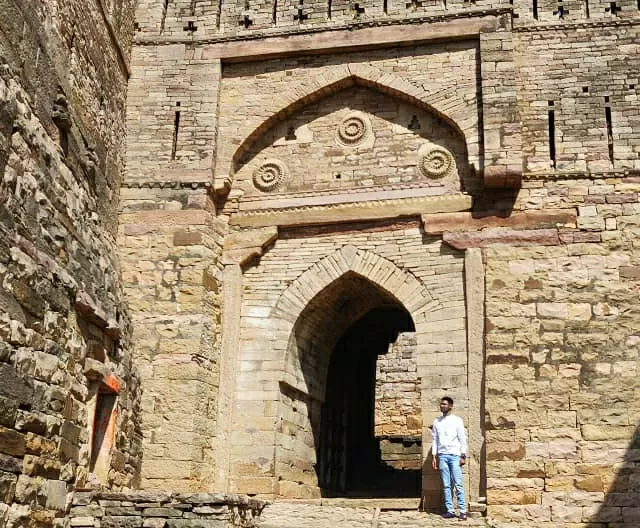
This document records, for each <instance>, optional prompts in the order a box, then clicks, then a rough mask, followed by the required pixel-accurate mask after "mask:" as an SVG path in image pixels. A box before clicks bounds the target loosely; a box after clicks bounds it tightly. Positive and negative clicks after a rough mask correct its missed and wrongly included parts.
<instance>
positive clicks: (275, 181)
mask: <svg viewBox="0 0 640 528" xmlns="http://www.w3.org/2000/svg"><path fill="white" fill-rule="evenodd" d="M286 177H287V168H286V166H285V164H284V163H282V162H281V161H280V160H277V159H268V160H265V161H263V162H262V163H261V164H260V166H259V167H258V168H257V169H256V170H254V171H253V184H254V185H255V186H256V188H258V189H260V190H261V191H263V192H270V191H275V190H276V189H277V188H278V187H280V185H281V184H282V183H283V182H284V180H285V179H286Z"/></svg>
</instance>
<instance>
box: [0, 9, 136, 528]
mask: <svg viewBox="0 0 640 528" xmlns="http://www.w3.org/2000/svg"><path fill="white" fill-rule="evenodd" d="M110 8H112V9H110V10H109V9H107V10H105V9H106V6H103V5H102V3H94V2H89V3H86V2H82V3H80V2H64V3H62V4H60V5H57V4H56V5H54V4H51V3H47V5H44V4H41V3H38V2H26V3H19V4H17V3H14V2H4V1H3V2H0V13H1V14H0V35H2V36H1V37H0V525H2V526H50V525H53V524H54V523H56V522H60V520H61V518H62V517H64V515H65V513H66V511H67V505H68V493H69V492H71V491H72V490H74V489H78V488H86V487H99V486H107V487H113V488H116V489H120V488H127V487H131V486H134V485H135V484H136V482H137V475H138V470H139V463H140V457H141V451H140V447H141V440H142V435H141V429H140V422H139V420H138V411H139V396H138V391H139V384H138V378H137V375H136V373H135V371H134V370H133V368H132V364H131V355H130V350H131V349H130V318H129V315H128V312H127V307H126V305H125V303H124V302H123V295H122V288H121V286H120V277H119V264H118V257H117V250H116V244H115V236H114V235H115V225H116V223H117V217H116V214H115V213H116V210H117V201H118V199H117V197H118V193H119V187H120V183H121V179H122V168H123V155H124V152H123V147H124V143H123V138H124V113H125V107H124V100H125V89H126V83H127V75H128V70H127V62H128V58H127V54H126V53H125V50H127V51H128V49H129V47H130V42H131V37H132V32H131V29H132V28H131V14H132V8H133V2H123V1H120V2H114V3H113V4H112V5H110Z"/></svg>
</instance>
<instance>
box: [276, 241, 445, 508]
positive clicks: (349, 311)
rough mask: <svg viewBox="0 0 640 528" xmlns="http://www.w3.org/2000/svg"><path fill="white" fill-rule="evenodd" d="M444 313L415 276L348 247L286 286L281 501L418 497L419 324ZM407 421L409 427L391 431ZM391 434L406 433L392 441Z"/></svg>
mask: <svg viewBox="0 0 640 528" xmlns="http://www.w3.org/2000/svg"><path fill="white" fill-rule="evenodd" d="M441 309H442V305H441V303H440V302H439V301H437V300H434V299H433V297H432V295H431V294H430V293H429V291H428V289H427V288H426V287H424V285H422V284H421V283H420V282H419V281H418V280H417V279H416V278H415V277H414V276H413V275H412V274H411V273H408V272H406V271H404V270H402V269H400V268H399V267H398V266H397V265H395V264H394V263H393V262H391V261H390V260H388V259H385V258H383V257H381V256H379V255H377V254H375V253H373V252H371V251H366V250H358V249H357V248H356V247H354V246H353V245H350V244H347V245H345V246H343V247H342V248H341V249H340V250H338V251H336V252H334V253H333V254H332V255H329V256H327V257H325V258H324V259H322V260H321V261H319V262H318V263H316V264H315V265H313V266H311V268H309V269H308V270H307V271H305V273H303V274H302V275H301V276H300V277H299V278H298V279H296V281H294V282H293V283H292V284H291V285H290V286H289V287H288V288H287V290H286V291H285V292H284V293H283V294H282V296H281V298H280V300H279V302H278V304H277V305H276V307H275V309H274V310H273V317H274V318H277V319H279V320H280V321H281V325H280V327H279V332H280V334H281V337H282V339H284V338H285V336H286V338H287V342H288V346H287V348H286V349H285V350H284V351H282V352H283V354H282V369H281V372H282V379H281V380H280V385H279V389H280V401H279V405H278V415H279V422H278V423H277V426H276V430H275V445H276V451H275V473H276V478H277V479H278V493H279V494H280V495H283V496H293V497H305V496H317V495H323V496H327V495H329V496H333V495H359V496H362V495H364V496H368V497H372V496H389V495H390V496H396V497H398V496H416V497H418V496H419V494H420V484H421V483H420V476H421V471H420V470H421V466H422V456H421V455H422V449H421V445H422V430H421V428H422V423H421V419H420V415H421V408H422V391H421V386H420V376H419V372H418V371H417V368H414V369H411V367H417V359H418V357H419V355H420V349H421V345H422V342H423V339H422V338H423V337H424V335H423V334H421V333H420V332H416V321H420V322H421V323H426V322H427V321H428V320H429V318H430V315H431V313H432V312H433V313H437V312H438V311H439V310H441ZM436 317H437V316H436ZM391 356H397V357H394V359H393V360H390V359H389V358H390V357H391ZM403 356H404V357H403ZM390 361H395V363H396V364H395V367H396V370H397V371H398V372H397V373H396V374H398V373H399V372H400V371H402V376H403V377H402V385H404V388H405V393H404V396H403V400H404V408H401V407H398V406H390V405H389V403H390V402H389V401H388V400H387V399H385V397H384V396H385V395H384V394H383V392H384V391H383V387H384V386H385V383H384V382H383V381H384V380H383V379H380V376H379V374H380V371H381V369H384V368H385V365H387V364H388V363H389V362H390ZM396 381H397V380H396ZM386 385H387V386H391V385H392V383H386ZM384 390H388V389H387V387H384ZM407 415H408V416H407ZM402 420H408V421H409V424H407V423H406V422H405V423H403V424H402V425H400V426H399V427H396V428H391V427H388V428H386V430H385V424H388V423H389V422H391V421H396V422H400V421H402ZM391 430H393V431H394V432H396V433H399V434H395V435H388V434H384V433H385V431H386V432H389V431H391Z"/></svg>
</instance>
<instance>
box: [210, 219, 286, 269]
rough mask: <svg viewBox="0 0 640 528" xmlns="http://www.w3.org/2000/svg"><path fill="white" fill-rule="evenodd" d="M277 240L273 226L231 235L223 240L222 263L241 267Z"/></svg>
mask: <svg viewBox="0 0 640 528" xmlns="http://www.w3.org/2000/svg"><path fill="white" fill-rule="evenodd" d="M276 238H278V228H277V227H275V226H271V227H263V228H261V229H250V230H247V231H237V232H235V233H231V234H230V235H229V236H227V237H226V238H225V240H224V250H223V253H222V263H223V264H224V265H227V264H239V265H242V264H244V263H245V262H247V261H248V260H249V259H250V258H252V257H259V256H260V255H262V251H263V249H264V247H265V246H267V245H268V244H270V243H271V242H273V241H274V240H275V239H276Z"/></svg>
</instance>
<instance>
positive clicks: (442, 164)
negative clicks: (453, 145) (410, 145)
mask: <svg viewBox="0 0 640 528" xmlns="http://www.w3.org/2000/svg"><path fill="white" fill-rule="evenodd" d="M455 163H456V161H455V159H454V158H453V155H452V154H451V152H449V151H448V150H447V149H446V148H444V147H441V146H440V145H435V144H433V143H425V144H423V145H422V146H421V147H420V149H419V150H418V170H419V171H420V173H421V174H422V175H423V176H426V177H427V178H442V177H443V176H446V175H447V174H449V173H450V172H451V171H452V170H453V168H454V167H455Z"/></svg>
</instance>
